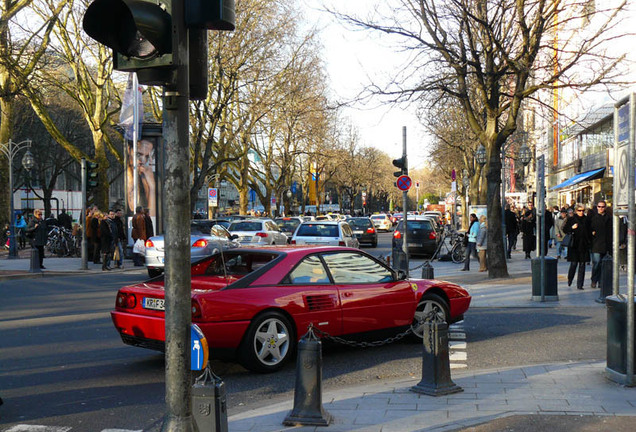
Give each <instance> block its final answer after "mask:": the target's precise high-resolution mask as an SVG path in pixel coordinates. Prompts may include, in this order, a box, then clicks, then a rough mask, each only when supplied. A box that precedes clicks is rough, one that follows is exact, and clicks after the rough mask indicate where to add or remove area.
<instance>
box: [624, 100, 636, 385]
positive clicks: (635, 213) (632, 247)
mask: <svg viewBox="0 0 636 432" xmlns="http://www.w3.org/2000/svg"><path fill="white" fill-rule="evenodd" d="M634 123H636V94H634V93H632V94H631V95H630V97H629V144H628V145H629V149H628V153H627V154H628V158H629V163H628V164H627V167H628V169H627V173H628V176H627V188H628V194H627V196H628V199H627V208H628V211H629V216H628V218H627V223H628V225H627V317H626V318H627V341H626V343H627V353H626V354H627V365H626V370H625V375H626V377H625V378H626V384H627V385H630V386H633V385H635V384H636V383H635V382H634V271H636V269H635V267H634V266H635V262H634V260H635V259H636V238H635V237H634V236H635V235H636V203H635V202H634V192H633V189H632V188H633V187H634V182H635V175H634V166H635V165H636V164H635V163H634V159H635V157H636V151H635V149H634V145H636V133H635V132H634V129H635V127H636V125H635V124H634Z"/></svg>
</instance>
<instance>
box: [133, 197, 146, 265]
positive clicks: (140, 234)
mask: <svg viewBox="0 0 636 432" xmlns="http://www.w3.org/2000/svg"><path fill="white" fill-rule="evenodd" d="M130 235H131V237H132V239H133V242H135V243H136V242H137V240H140V239H141V240H143V242H144V243H145V242H146V240H148V237H147V236H146V219H145V217H144V209H143V207H141V206H137V208H136V209H135V215H134V216H133V220H132V232H131V234H130ZM133 265H134V266H135V267H139V266H143V265H144V263H143V258H142V257H141V255H140V254H139V253H136V252H134V249H133Z"/></svg>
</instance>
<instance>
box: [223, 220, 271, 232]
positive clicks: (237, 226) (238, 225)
mask: <svg viewBox="0 0 636 432" xmlns="http://www.w3.org/2000/svg"><path fill="white" fill-rule="evenodd" d="M261 229H263V223H262V222H245V221H241V222H232V224H231V225H230V228H229V230H230V231H260V230H261Z"/></svg>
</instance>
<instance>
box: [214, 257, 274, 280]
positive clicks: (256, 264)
mask: <svg viewBox="0 0 636 432" xmlns="http://www.w3.org/2000/svg"><path fill="white" fill-rule="evenodd" d="M276 257H278V255H277V254H273V253H267V252H256V251H236V252H223V253H219V254H217V255H215V256H213V257H212V259H211V262H210V265H209V266H208V268H207V269H206V271H205V274H206V275H208V276H238V277H242V276H245V275H246V274H248V273H251V272H253V271H255V270H258V269H259V268H261V267H263V266H264V265H266V264H267V263H269V262H270V261H272V260H273V259H275V258H276Z"/></svg>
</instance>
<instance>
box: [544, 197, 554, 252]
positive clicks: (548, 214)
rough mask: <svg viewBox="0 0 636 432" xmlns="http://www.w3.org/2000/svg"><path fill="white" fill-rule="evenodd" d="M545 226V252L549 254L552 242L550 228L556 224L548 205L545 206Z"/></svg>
mask: <svg viewBox="0 0 636 432" xmlns="http://www.w3.org/2000/svg"><path fill="white" fill-rule="evenodd" d="M543 226H544V227H545V232H544V234H543V254H544V255H547V254H548V248H549V244H550V229H552V227H553V226H554V215H553V214H552V212H551V211H550V209H549V208H548V207H547V206H546V207H545V213H544V214H543Z"/></svg>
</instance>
